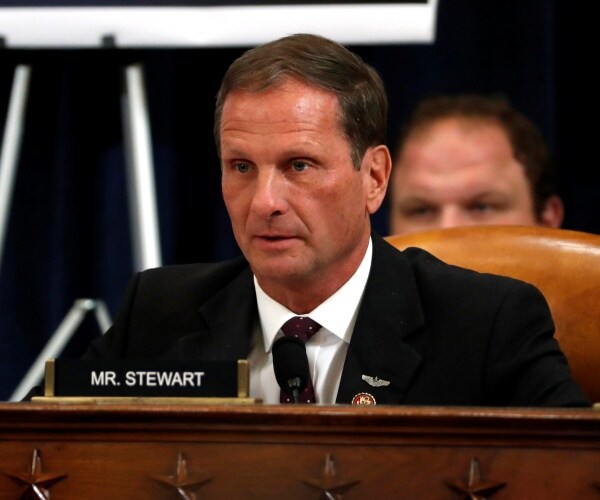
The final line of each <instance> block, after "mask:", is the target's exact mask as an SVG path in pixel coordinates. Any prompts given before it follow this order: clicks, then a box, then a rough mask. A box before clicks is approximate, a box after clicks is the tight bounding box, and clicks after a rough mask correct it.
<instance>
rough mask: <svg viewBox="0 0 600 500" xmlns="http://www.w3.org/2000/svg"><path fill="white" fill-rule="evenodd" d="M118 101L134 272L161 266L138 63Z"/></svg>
mask: <svg viewBox="0 0 600 500" xmlns="http://www.w3.org/2000/svg"><path fill="white" fill-rule="evenodd" d="M124 81H125V91H124V94H123V96H122V101H121V112H122V116H123V130H124V134H125V148H126V159H127V180H128V183H127V185H128V186H129V210H130V218H131V220H132V221H133V222H135V223H134V224H132V225H131V244H132V247H133V259H134V268H135V270H136V271H141V270H143V269H148V268H150V267H158V266H160V265H161V260H162V257H161V251H160V240H159V230H158V215H157V209H156V194H155V189H154V185H155V182H154V165H153V156H152V140H151V134H150V119H149V114H148V104H147V101H146V91H145V86H144V75H143V71H142V66H141V65H140V64H132V65H130V66H127V67H126V68H125V70H124Z"/></svg>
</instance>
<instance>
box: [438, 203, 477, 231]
mask: <svg viewBox="0 0 600 500" xmlns="http://www.w3.org/2000/svg"><path fill="white" fill-rule="evenodd" d="M438 222H439V227H440V228H442V229H443V228H448V227H457V226H467V225H469V224H472V223H471V222H470V221H469V218H468V217H467V216H466V215H465V213H464V211H463V210H461V209H460V208H459V207H455V206H447V207H443V208H442V209H441V210H440V214H439V219H438Z"/></svg>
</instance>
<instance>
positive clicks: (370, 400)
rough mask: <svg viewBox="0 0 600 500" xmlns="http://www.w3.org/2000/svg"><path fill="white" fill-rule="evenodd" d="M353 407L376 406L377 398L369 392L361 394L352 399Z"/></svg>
mask: <svg viewBox="0 0 600 500" xmlns="http://www.w3.org/2000/svg"><path fill="white" fill-rule="evenodd" d="M352 404H353V405H374V404H376V402H375V398H374V397H373V396H372V395H371V394H369V393H368V392H359V393H358V394H357V395H356V396H354V397H353V398H352Z"/></svg>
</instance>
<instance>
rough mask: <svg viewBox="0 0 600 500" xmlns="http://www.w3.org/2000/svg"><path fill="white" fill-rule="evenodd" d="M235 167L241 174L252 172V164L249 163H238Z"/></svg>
mask: <svg viewBox="0 0 600 500" xmlns="http://www.w3.org/2000/svg"><path fill="white" fill-rule="evenodd" d="M235 169H236V170H237V171H238V172H239V173H241V174H246V173H248V172H250V165H248V164H247V163H236V164H235Z"/></svg>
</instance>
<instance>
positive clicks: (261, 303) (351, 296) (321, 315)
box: [254, 239, 373, 352]
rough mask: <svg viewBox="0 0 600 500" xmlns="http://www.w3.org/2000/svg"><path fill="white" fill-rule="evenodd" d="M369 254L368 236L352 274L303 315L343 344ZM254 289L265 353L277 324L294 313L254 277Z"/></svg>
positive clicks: (349, 331)
mask: <svg viewBox="0 0 600 500" xmlns="http://www.w3.org/2000/svg"><path fill="white" fill-rule="evenodd" d="M372 254H373V244H372V241H371V239H369V245H368V247H367V251H366V252H365V256H364V257H363V260H362V262H361V263H360V265H359V266H358V269H357V270H356V272H355V273H354V274H353V275H352V277H351V278H350V279H349V280H348V281H347V282H346V283H345V284H344V285H343V286H342V287H341V288H340V289H339V290H337V291H336V292H335V293H334V294H333V295H332V296H331V297H329V298H328V299H327V300H325V302H323V303H322V304H320V305H319V306H317V307H316V308H315V309H314V310H313V311H311V312H310V313H308V314H306V316H310V317H311V318H312V319H314V320H315V321H316V322H317V323H319V324H320V325H321V326H322V327H323V328H325V329H327V330H329V331H330V332H331V333H333V334H334V335H336V336H337V337H339V338H340V339H342V340H343V341H344V342H346V343H349V342H350V337H351V336H352V330H353V329H354V323H355V321H356V315H357V313H358V306H359V304H360V301H361V298H362V295H363V291H364V289H365V286H366V284H367V279H368V277H369V271H370V269H371V259H372ZM254 288H255V290H256V300H257V304H258V314H259V317H260V325H261V328H262V334H263V339H264V346H265V352H269V351H270V350H271V347H272V345H273V342H274V341H275V337H276V336H277V333H278V332H279V330H280V328H281V326H282V325H283V324H284V323H285V322H286V321H287V320H288V319H290V318H292V317H293V316H296V314H295V313H293V312H292V311H290V310H289V309H288V308H287V307H285V306H283V305H282V304H280V303H279V302H277V301H275V300H273V299H272V298H271V297H269V296H268V295H267V294H266V293H265V292H264V291H263V289H262V288H261V287H260V285H259V284H258V281H257V280H256V276H255V277H254Z"/></svg>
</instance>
